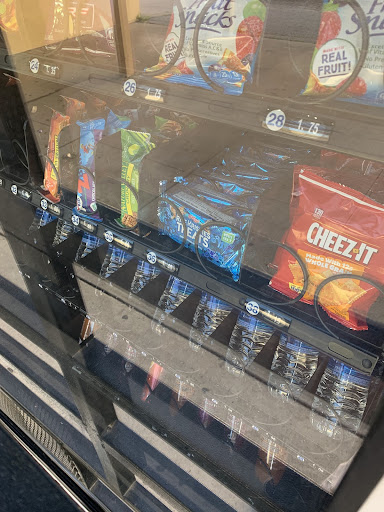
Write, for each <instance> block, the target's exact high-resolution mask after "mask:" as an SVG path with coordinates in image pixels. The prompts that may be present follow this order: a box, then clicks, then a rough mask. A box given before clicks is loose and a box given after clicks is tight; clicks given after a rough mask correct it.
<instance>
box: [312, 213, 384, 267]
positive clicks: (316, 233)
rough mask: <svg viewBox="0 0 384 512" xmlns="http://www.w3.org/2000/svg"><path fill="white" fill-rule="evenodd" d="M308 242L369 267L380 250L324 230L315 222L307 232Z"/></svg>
mask: <svg viewBox="0 0 384 512" xmlns="http://www.w3.org/2000/svg"><path fill="white" fill-rule="evenodd" d="M307 242H309V243H310V244H311V245H315V246H317V247H321V248H322V249H325V250H326V251H330V252H333V253H334V254H340V255H341V256H344V257H345V258H351V259H352V258H353V259H354V260H355V261H358V262H359V261H361V263H363V265H368V263H369V262H370V260H371V258H372V256H373V255H374V254H375V253H377V252H378V249H375V248H374V247H370V246H369V245H367V244H365V243H364V242H358V241H356V240H352V239H351V238H347V237H346V236H342V235H339V234H338V233H335V232H333V231H331V230H329V229H327V228H323V227H322V226H321V225H320V224H319V223H318V222H313V224H311V225H310V227H309V229H308V232H307Z"/></svg>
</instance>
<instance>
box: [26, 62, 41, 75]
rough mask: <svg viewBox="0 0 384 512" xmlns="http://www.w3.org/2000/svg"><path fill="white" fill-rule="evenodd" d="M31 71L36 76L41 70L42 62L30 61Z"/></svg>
mask: <svg viewBox="0 0 384 512" xmlns="http://www.w3.org/2000/svg"><path fill="white" fill-rule="evenodd" d="M29 69H30V70H31V71H32V73H34V74H35V75H36V74H37V73H38V72H39V69H40V61H39V59H32V60H30V61H29Z"/></svg>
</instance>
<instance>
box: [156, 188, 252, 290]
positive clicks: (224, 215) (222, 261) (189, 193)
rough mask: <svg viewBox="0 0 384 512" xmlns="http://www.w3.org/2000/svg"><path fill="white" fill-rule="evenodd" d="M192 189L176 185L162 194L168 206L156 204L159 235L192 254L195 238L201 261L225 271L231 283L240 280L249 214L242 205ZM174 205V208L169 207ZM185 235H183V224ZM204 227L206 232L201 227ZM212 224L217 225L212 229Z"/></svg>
mask: <svg viewBox="0 0 384 512" xmlns="http://www.w3.org/2000/svg"><path fill="white" fill-rule="evenodd" d="M199 193H200V191H199V190H197V191H196V189H195V187H190V186H189V187H188V188H187V187H186V186H184V185H177V186H175V187H173V188H172V190H171V191H170V192H168V193H164V195H163V197H165V198H166V199H167V200H168V201H170V203H171V204H169V203H168V202H165V201H162V200H161V198H160V200H159V208H158V217H159V222H160V232H161V234H163V235H168V236H169V237H170V238H172V239H173V240H175V241H176V242H179V243H182V242H183V241H184V239H185V247H186V248H188V249H189V250H191V251H192V252H195V238H196V236H197V235H198V249H199V254H200V255H201V257H202V258H204V259H206V260H208V261H210V262H211V263H213V264H214V265H217V266H218V267H220V268H222V269H225V270H227V271H228V272H230V274H231V275H232V278H233V280H234V281H238V280H239V278H240V267H241V261H242V257H243V253H244V249H245V243H246V240H247V236H248V230H249V226H250V223H251V220H252V213H251V212H250V210H248V209H247V208H246V207H245V206H244V205H240V204H236V205H234V204H233V202H232V201H228V200H226V201H224V200H223V199H222V198H219V197H215V194H211V193H207V194H205V195H204V194H203V193H202V192H201V193H200V195H198V194H199ZM173 205H175V207H174V206H173ZM180 215H182V216H183V220H184V222H185V225H186V228H187V229H186V233H184V224H183V221H182V219H181V218H180ZM210 221H212V223H211V224H208V225H207V227H206V229H204V225H206V224H207V223H208V222H210ZM214 222H217V223H218V224H219V225H218V226H215V224H214Z"/></svg>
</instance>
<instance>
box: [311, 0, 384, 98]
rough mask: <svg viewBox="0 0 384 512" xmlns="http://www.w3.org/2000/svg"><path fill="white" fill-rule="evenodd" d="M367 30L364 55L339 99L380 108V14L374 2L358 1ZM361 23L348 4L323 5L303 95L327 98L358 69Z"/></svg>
mask: <svg viewBox="0 0 384 512" xmlns="http://www.w3.org/2000/svg"><path fill="white" fill-rule="evenodd" d="M358 4H359V5H360V6H361V8H362V10H363V11H364V14H365V17H366V21H367V24H368V30H369V42H368V52H367V55H366V58H365V60H364V62H363V63H362V67H361V69H360V71H359V73H358V75H357V77H356V78H355V80H353V81H352V83H351V84H350V85H349V87H347V89H346V90H345V91H344V92H342V93H341V94H340V99H343V100H348V101H352V102H356V103H366V104H372V105H384V82H383V72H384V28H383V27H384V12H383V4H382V2H380V1H378V0H358ZM362 23H363V20H362V19H360V17H359V15H358V12H357V11H356V9H355V8H354V7H353V4H352V3H351V4H349V3H341V2H340V3H337V2H333V1H330V2H329V1H325V2H324V4H323V12H322V15H321V23H320V29H319V33H318V38H317V42H316V48H315V50H314V53H313V57H312V64H311V70H310V76H309V79H308V82H307V85H306V87H305V89H304V91H303V94H311V95H327V94H330V93H333V92H335V91H337V89H338V88H339V87H341V86H342V85H343V84H344V83H345V82H346V81H347V80H348V79H349V77H350V76H351V74H352V72H353V70H354V69H355V67H356V66H357V65H358V60H359V55H360V52H361V49H362V46H363V36H362Z"/></svg>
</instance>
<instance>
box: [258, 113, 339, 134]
mask: <svg viewBox="0 0 384 512" xmlns="http://www.w3.org/2000/svg"><path fill="white" fill-rule="evenodd" d="M263 127H264V128H268V130H272V131H274V132H276V131H280V132H281V133H289V134H290V135H294V136H296V137H303V138H305V139H312V140H321V141H324V142H327V141H328V140H329V136H330V134H331V132H332V128H333V123H330V122H328V123H324V122H322V121H320V120H319V118H318V117H317V116H311V115H307V114H306V115H303V116H298V115H294V114H293V115H289V114H285V113H284V112H283V111H282V110H271V111H270V112H268V113H267V115H266V117H265V120H264V121H263Z"/></svg>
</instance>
